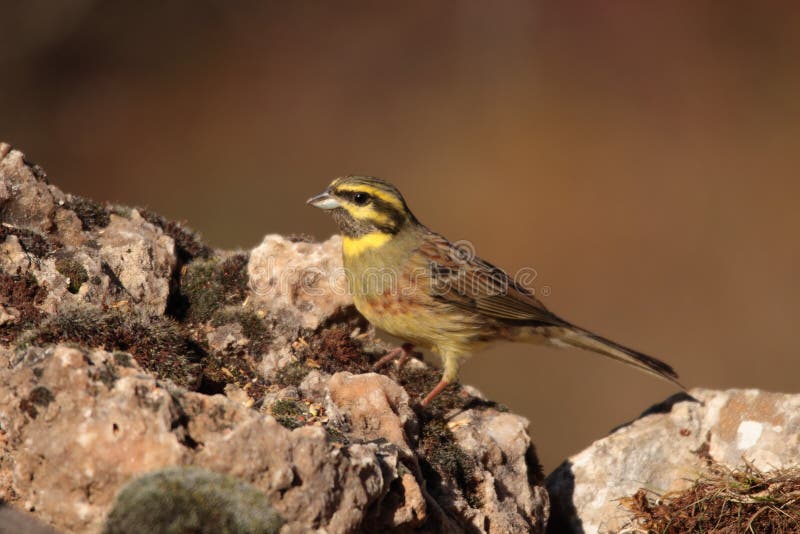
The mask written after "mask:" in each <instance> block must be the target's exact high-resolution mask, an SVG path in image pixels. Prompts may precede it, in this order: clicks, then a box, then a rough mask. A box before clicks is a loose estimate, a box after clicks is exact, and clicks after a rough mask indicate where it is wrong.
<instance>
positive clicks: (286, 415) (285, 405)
mask: <svg viewBox="0 0 800 534" xmlns="http://www.w3.org/2000/svg"><path fill="white" fill-rule="evenodd" d="M269 410H270V414H271V415H272V417H274V418H275V420H276V421H278V422H279V423H280V424H281V425H283V426H284V427H286V428H288V429H289V430H293V429H295V428H300V427H301V426H304V425H305V418H304V415H305V410H304V409H303V405H302V404H300V403H299V402H298V401H294V400H288V399H285V400H278V401H275V402H274V403H272V406H270V408H269Z"/></svg>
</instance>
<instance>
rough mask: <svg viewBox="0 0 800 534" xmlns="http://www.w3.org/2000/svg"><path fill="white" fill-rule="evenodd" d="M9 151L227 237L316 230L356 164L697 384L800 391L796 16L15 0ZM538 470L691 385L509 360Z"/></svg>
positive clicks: (237, 241) (753, 8)
mask: <svg viewBox="0 0 800 534" xmlns="http://www.w3.org/2000/svg"><path fill="white" fill-rule="evenodd" d="M0 7H1V8H2V9H0V13H1V15H0V139H2V140H5V141H9V142H11V143H12V144H14V145H15V146H17V147H19V148H20V149H22V150H23V151H24V152H25V153H26V154H27V155H28V157H29V158H30V159H31V160H33V161H35V162H37V163H39V164H41V165H42V166H43V167H44V168H45V169H46V170H47V172H48V174H49V177H50V180H51V181H52V182H53V183H55V184H56V185H58V186H59V187H61V188H62V189H64V190H66V191H69V192H73V193H78V194H82V195H85V196H89V197H92V198H95V199H98V200H107V201H112V202H117V203H124V204H133V205H142V206H147V207H149V208H152V209H154V210H157V211H158V212H160V213H162V214H164V215H166V216H168V217H170V218H173V219H178V220H184V221H188V223H189V225H190V226H192V227H194V228H196V229H197V230H199V231H200V232H201V233H202V234H203V235H204V237H205V238H206V239H207V240H208V241H209V242H210V243H212V244H214V245H216V246H220V247H228V248H236V247H251V246H253V245H255V244H256V243H258V242H259V241H260V239H261V237H262V236H263V235H264V234H266V233H272V232H281V233H309V234H313V235H315V236H317V237H319V238H326V237H328V236H329V235H330V234H331V233H333V231H334V226H333V223H332V221H330V220H329V218H328V217H327V216H326V215H325V214H323V213H320V212H318V211H316V210H314V209H312V208H310V207H307V206H305V205H304V201H305V199H306V198H307V197H309V196H310V195H312V194H314V193H317V192H318V191H320V190H321V189H322V188H323V187H324V186H325V185H326V184H327V183H328V181H329V180H330V179H332V178H333V177H335V176H337V175H341V174H346V173H364V174H372V175H377V176H381V177H384V178H388V179H390V180H392V181H393V182H395V183H396V184H397V185H398V186H399V187H400V189H401V190H402V191H404V193H405V195H406V198H407V200H408V202H409V203H410V205H411V206H412V208H413V209H414V210H415V212H416V214H417V216H418V217H419V218H420V219H421V220H422V221H423V222H425V223H426V224H428V225H429V226H430V227H432V228H434V229H436V230H437V231H439V232H441V233H443V234H445V235H447V236H448V237H450V238H451V239H454V240H456V239H469V240H471V241H472V242H473V243H474V244H475V246H476V248H477V251H478V253H479V254H480V255H481V256H483V257H485V258H487V259H490V260H491V261H493V262H494V263H496V264H498V265H500V266H503V267H505V268H506V269H508V270H510V271H514V270H516V269H519V268H521V267H533V268H535V269H536V270H537V272H538V277H537V279H536V280H535V283H534V287H535V288H537V289H539V290H540V291H542V290H543V289H545V290H546V291H548V292H549V294H548V295H547V296H545V297H543V300H544V302H545V303H546V304H547V305H548V306H549V307H550V308H551V309H553V310H554V311H556V312H557V313H559V314H561V315H563V316H565V317H566V318H568V319H570V320H572V321H574V322H576V323H577V324H580V325H583V326H585V327H587V328H591V329H593V330H596V331H597V332H599V333H602V334H604V335H606V336H609V337H611V338H613V339H615V340H618V341H620V342H622V343H625V344H628V345H630V346H632V347H635V348H638V349H640V350H642V351H645V352H648V353H650V354H653V355H655V356H658V357H661V358H663V359H665V360H667V361H668V362H670V363H672V364H673V365H674V366H675V367H676V368H677V369H678V371H679V372H680V374H681V377H682V379H683V381H684V382H685V383H686V384H687V385H688V386H702V387H709V388H729V387H757V388H764V389H769V390H778V391H798V390H800V358H798V355H799V353H798V349H797V345H798V340H797V334H798V324H799V323H800V281H798V275H800V239H799V237H800V236H798V233H799V232H798V231H799V230H800V210H798V202H799V201H800V179H798V175H797V170H798V168H800V141H799V140H800V113H798V112H799V111H800V99H799V98H798V95H799V94H800V4H798V3H796V2H765V3H756V2H744V1H731V2H673V1H663V2H638V1H633V0H631V1H624V2H613V3H611V2H594V1H589V0H584V1H577V2H543V1H533V2H531V1H524V2H523V1H508V2H496V3H493V4H491V5H490V4H488V3H485V2H471V1H470V2H428V1H407V2H393V3H388V2H380V3H378V2H363V3H354V2H299V1H298V2H266V1H238V2H226V1H223V0H183V1H180V0H172V1H170V2H162V1H157V0H140V1H136V2H133V1H131V2H107V1H100V0H61V1H52V0H28V1H26V2H17V1H13V0H1V1H0ZM462 376H463V381H465V382H467V383H471V384H473V385H475V386H477V387H479V388H480V389H482V390H483V391H484V392H485V393H487V394H488V395H489V396H491V397H492V398H494V399H496V400H498V401H500V402H503V403H505V404H507V405H508V406H509V407H510V408H511V409H512V410H514V411H516V412H520V413H522V414H525V415H526V416H527V417H529V418H530V420H531V433H532V435H533V438H534V441H535V442H536V443H537V445H538V447H539V452H540V456H541V458H542V459H543V462H544V464H545V468H546V470H548V471H549V470H550V469H551V468H552V467H554V466H555V465H556V464H557V463H558V462H559V461H560V460H561V459H563V458H564V457H566V456H568V455H570V454H572V453H574V452H577V451H578V450H580V449H582V448H583V447H584V446H586V445H588V444H589V443H590V442H591V441H592V440H594V439H596V438H599V437H601V436H603V435H605V434H606V433H607V432H608V431H609V430H610V429H611V428H612V427H614V426H616V425H617V424H619V423H622V422H624V421H626V420H629V419H631V418H634V417H635V416H636V415H638V414H639V413H640V412H641V411H642V410H644V409H645V408H646V407H647V406H649V405H650V404H652V403H654V402H658V401H660V400H662V399H663V398H665V397H666V396H668V395H670V394H671V393H673V392H674V390H673V389H672V388H671V387H670V386H669V385H668V384H666V383H663V382H661V381H658V380H655V379H653V378H651V377H649V376H647V375H644V374H641V373H638V372H636V371H634V370H631V369H628V368H626V367H623V366H620V365H618V364H615V363H613V362H610V361H607V360H605V359H603V358H599V357H596V356H592V355H589V354H586V353H581V352H579V351H576V350H563V351H555V350H552V349H546V348H540V347H531V346H511V345H502V346H498V347H495V348H493V349H491V350H489V351H488V352H486V353H483V354H480V355H479V356H477V357H475V358H474V359H472V360H471V361H470V362H468V363H467V364H466V365H465V366H464V369H463V375H462Z"/></svg>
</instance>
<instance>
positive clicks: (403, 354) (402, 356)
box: [372, 343, 414, 370]
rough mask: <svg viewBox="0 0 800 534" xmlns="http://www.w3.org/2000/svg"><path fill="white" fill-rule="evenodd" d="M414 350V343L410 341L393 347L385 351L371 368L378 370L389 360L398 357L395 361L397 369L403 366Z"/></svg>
mask: <svg viewBox="0 0 800 534" xmlns="http://www.w3.org/2000/svg"><path fill="white" fill-rule="evenodd" d="M413 351H414V345H412V344H411V343H403V344H402V345H400V346H399V347H395V348H393V349H392V350H390V351H389V352H387V353H386V355H385V356H383V357H382V358H381V359H380V360H378V361H377V362H375V365H373V366H372V369H373V370H378V369H380V368H381V367H383V366H384V365H386V364H387V363H389V362H391V361H392V360H394V359H395V358H399V360H398V362H397V367H398V368H399V369H402V368H403V365H405V363H406V362H407V361H408V359H409V358H410V357H411V354H412V352H413Z"/></svg>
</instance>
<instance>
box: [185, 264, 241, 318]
mask: <svg viewBox="0 0 800 534" xmlns="http://www.w3.org/2000/svg"><path fill="white" fill-rule="evenodd" d="M246 267H247V256H245V255H243V254H237V255H234V256H231V257H230V258H228V259H226V260H224V261H220V260H219V259H218V258H211V259H207V260H204V259H197V260H194V261H192V262H191V263H190V264H189V265H188V266H187V268H186V272H185V274H184V275H183V277H182V279H181V282H180V292H181V294H182V295H184V296H185V298H186V300H187V304H188V310H187V314H188V316H189V317H190V318H191V319H194V320H196V321H207V320H209V319H211V317H212V316H213V315H214V312H215V311H217V310H218V309H220V308H222V307H224V306H230V305H235V304H241V303H242V302H243V301H244V299H245V297H246V296H247V284H248V277H247V269H246Z"/></svg>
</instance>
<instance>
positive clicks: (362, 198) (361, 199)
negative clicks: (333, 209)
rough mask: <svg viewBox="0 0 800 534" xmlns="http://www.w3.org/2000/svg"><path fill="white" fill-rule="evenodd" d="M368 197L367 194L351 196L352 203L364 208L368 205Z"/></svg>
mask: <svg viewBox="0 0 800 534" xmlns="http://www.w3.org/2000/svg"><path fill="white" fill-rule="evenodd" d="M369 200H370V198H369V195H368V194H367V193H356V194H355V195H353V202H355V203H356V204H358V205H359V206H364V205H366V204H368V203H369Z"/></svg>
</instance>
